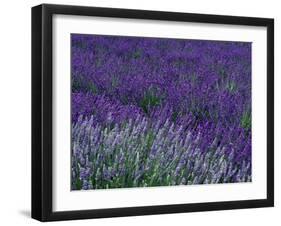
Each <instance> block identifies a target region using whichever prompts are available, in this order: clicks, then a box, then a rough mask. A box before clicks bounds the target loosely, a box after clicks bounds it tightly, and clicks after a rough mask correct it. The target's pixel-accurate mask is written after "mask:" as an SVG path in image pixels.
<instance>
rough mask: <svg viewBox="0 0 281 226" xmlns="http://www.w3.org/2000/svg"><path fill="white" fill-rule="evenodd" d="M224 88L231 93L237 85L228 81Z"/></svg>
mask: <svg viewBox="0 0 281 226" xmlns="http://www.w3.org/2000/svg"><path fill="white" fill-rule="evenodd" d="M226 89H227V90H228V91H229V92H231V93H233V92H235V91H236V90H237V85H236V84H235V82H234V81H228V82H227V84H226Z"/></svg>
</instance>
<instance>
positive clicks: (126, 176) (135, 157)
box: [71, 115, 251, 190]
mask: <svg viewBox="0 0 281 226" xmlns="http://www.w3.org/2000/svg"><path fill="white" fill-rule="evenodd" d="M229 133H230V132H229ZM205 139H206V137H204V136H203V135H202V134H200V133H197V134H192V133H191V132H189V131H184V130H183V127H182V126H177V125H175V124H174V123H173V122H171V121H169V120H166V122H165V123H164V125H161V122H160V121H155V120H150V119H149V118H146V117H143V116H141V115H138V116H137V117H136V118H135V119H134V120H132V119H129V120H128V121H127V122H124V123H122V124H116V123H115V124H114V123H112V121H111V120H110V119H108V121H107V123H106V124H104V125H100V124H98V123H94V117H93V116H92V117H91V118H87V117H86V118H85V117H83V116H80V117H79V118H78V119H77V122H76V123H73V125H72V141H73V142H72V180H71V181H72V185H71V186H72V189H73V190H80V189H84V190H87V189H101V188H122V187H146V186H169V185H186V184H189V185H190V184H214V183H234V182H248V181H251V161H250V159H249V158H248V155H243V154H242V155H241V156H242V157H241V156H240V159H239V161H236V158H237V156H238V155H239V154H241V153H243V150H244V149H247V143H246V144H245V145H244V147H240V149H235V148H232V149H231V151H230V152H229V151H227V150H228V147H226V146H223V145H221V143H220V142H219V138H218V137H216V136H214V137H213V139H212V142H211V143H210V144H208V145H207V146H205V147H204V148H203V147H202V145H200V144H202V143H204V140H205ZM203 149H204V150H203Z"/></svg>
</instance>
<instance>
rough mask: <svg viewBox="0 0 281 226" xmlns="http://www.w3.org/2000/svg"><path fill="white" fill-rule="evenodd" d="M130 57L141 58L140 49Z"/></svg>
mask: <svg viewBox="0 0 281 226" xmlns="http://www.w3.org/2000/svg"><path fill="white" fill-rule="evenodd" d="M132 56H133V58H135V59H138V58H140V57H141V56H142V51H141V50H140V49H137V50H136V51H134V52H133V54H132Z"/></svg>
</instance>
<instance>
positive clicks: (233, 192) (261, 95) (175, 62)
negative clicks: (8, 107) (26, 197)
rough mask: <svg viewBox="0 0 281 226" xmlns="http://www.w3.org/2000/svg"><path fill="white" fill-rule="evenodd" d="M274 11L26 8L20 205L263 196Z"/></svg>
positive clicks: (39, 207)
mask: <svg viewBox="0 0 281 226" xmlns="http://www.w3.org/2000/svg"><path fill="white" fill-rule="evenodd" d="M273 151H274V20H273V19H268V18H252V17H238V16H219V15H203V14H189V13H176V12H160V11H144V10H131V9H113V8H96V7H82V6H64V5H48V4H43V5H39V6H35V7H33V8H32V217H33V218H35V219H37V220H40V221H55V220H71V219H85V218H102V217H121V216H134V215H147V214H166V213H179V212H192V211H209V210H226V209H238V208H256V207H270V206H273V205H274V165H273V163H274V160H273Z"/></svg>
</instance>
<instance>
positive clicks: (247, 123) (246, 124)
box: [241, 111, 252, 130]
mask: <svg viewBox="0 0 281 226" xmlns="http://www.w3.org/2000/svg"><path fill="white" fill-rule="evenodd" d="M241 126H242V127H243V128H244V129H246V130H249V129H251V126H252V121H251V113H250V112H249V111H245V112H244V113H243V115H242V118H241Z"/></svg>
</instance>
